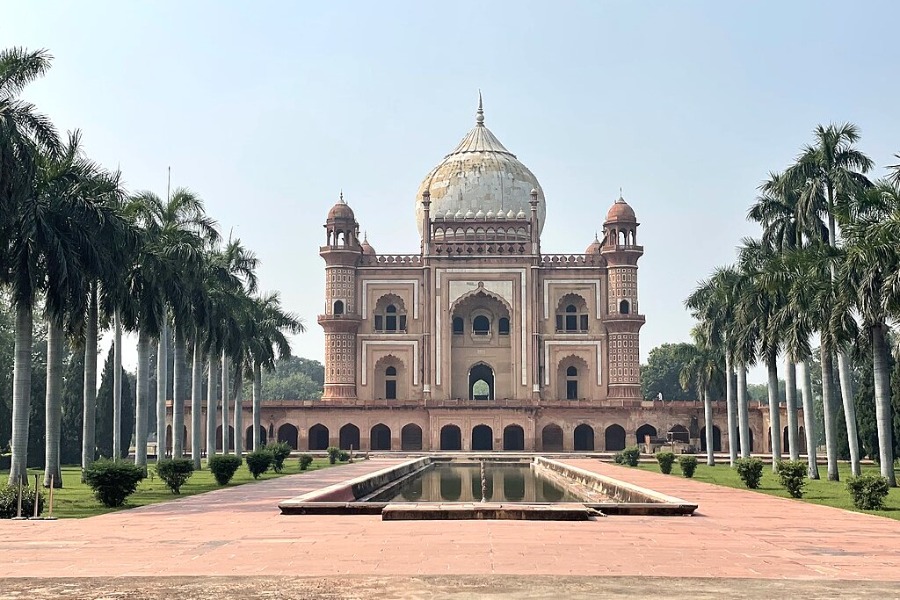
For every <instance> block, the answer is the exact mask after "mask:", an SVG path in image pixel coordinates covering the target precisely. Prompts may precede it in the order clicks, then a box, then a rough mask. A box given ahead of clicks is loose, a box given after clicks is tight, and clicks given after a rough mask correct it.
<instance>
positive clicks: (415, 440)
mask: <svg viewBox="0 0 900 600" xmlns="http://www.w3.org/2000/svg"><path fill="white" fill-rule="evenodd" d="M400 449H401V450H421V449H422V428H421V427H419V426H418V425H416V424H415V423H409V424H407V425H404V426H403V429H401V430H400Z"/></svg>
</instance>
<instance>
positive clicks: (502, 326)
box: [497, 317, 509, 335]
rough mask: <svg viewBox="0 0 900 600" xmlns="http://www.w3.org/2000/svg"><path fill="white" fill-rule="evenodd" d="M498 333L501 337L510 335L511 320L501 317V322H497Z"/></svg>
mask: <svg viewBox="0 0 900 600" xmlns="http://www.w3.org/2000/svg"><path fill="white" fill-rule="evenodd" d="M497 331H498V332H499V333H500V335H509V319H507V318H506V317H500V320H499V321H498V322H497Z"/></svg>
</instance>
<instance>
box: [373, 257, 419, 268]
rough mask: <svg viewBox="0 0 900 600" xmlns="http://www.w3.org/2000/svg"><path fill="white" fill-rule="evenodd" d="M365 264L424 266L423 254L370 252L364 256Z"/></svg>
mask: <svg viewBox="0 0 900 600" xmlns="http://www.w3.org/2000/svg"><path fill="white" fill-rule="evenodd" d="M360 264H361V265H363V266H371V265H397V266H401V267H420V266H422V255H421V254H368V255H365V256H363V257H362V261H361V262H360Z"/></svg>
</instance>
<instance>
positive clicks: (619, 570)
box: [0, 459, 900, 581]
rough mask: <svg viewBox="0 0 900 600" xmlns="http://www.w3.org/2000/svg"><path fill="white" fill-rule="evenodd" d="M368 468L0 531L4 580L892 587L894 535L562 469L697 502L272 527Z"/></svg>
mask: <svg viewBox="0 0 900 600" xmlns="http://www.w3.org/2000/svg"><path fill="white" fill-rule="evenodd" d="M396 462H398V461H396V460H387V459H373V460H370V461H367V462H361V463H355V464H352V465H347V466H342V467H338V468H333V469H325V470H322V471H315V472H311V473H308V474H301V475H292V476H288V477H283V478H280V479H275V480H270V481H266V482H262V483H257V484H252V485H245V486H240V487H235V488H228V489H224V490H217V491H214V492H210V493H207V494H202V495H197V496H191V497H188V498H183V499H179V500H175V501H172V502H167V503H163V504H157V505H153V506H148V507H143V508H137V509H133V510H128V511H123V512H118V513H113V514H108V515H103V516H98V517H93V518H90V519H80V520H59V521H55V522H34V521H20V522H14V521H0V562H2V563H3V565H4V569H3V574H4V575H7V576H10V575H12V576H16V577H48V576H49V577H67V578H68V577H106V576H158V575H168V576H217V575H221V576H299V575H304V576H343V575H354V576H365V575H378V576H389V575H413V576H415V575H501V574H503V575H519V574H521V575H599V576H644V575H653V576H664V577H684V576H692V577H737V578H765V579H779V578H786V579H824V580H839V579H846V580H858V579H872V580H883V581H900V522H898V521H894V520H889V519H884V518H880V517H874V516H869V515H863V514H858V513H852V512H848V511H843V510H839V509H832V508H828V507H821V506H815V505H811V504H806V503H802V502H799V501H794V500H787V499H782V498H775V497H771V496H766V495H763V494H758V493H755V492H749V491H742V490H733V489H729V488H722V487H717V486H713V485H709V484H705V483H700V482H696V481H691V480H686V479H684V478H680V477H672V476H664V475H659V474H656V473H649V472H645V471H638V470H635V469H626V468H624V467H619V466H615V465H610V464H604V463H600V462H598V461H596V460H569V461H567V462H569V463H571V464H573V465H575V466H578V467H581V468H584V469H589V470H592V471H596V472H599V473H603V474H606V475H611V476H614V477H619V478H621V479H625V480H627V481H631V482H633V483H636V484H638V485H641V486H645V487H649V488H652V489H655V490H657V491H660V492H663V493H666V494H671V495H674V496H677V497H680V498H683V499H685V500H691V501H696V502H697V503H698V504H699V505H700V508H699V510H698V512H697V515H696V516H694V517H608V518H603V519H597V520H596V521H592V522H521V521H452V522H451V521H405V522H404V521H395V522H382V521H381V520H380V517H376V516H282V515H281V514H280V513H279V511H278V508H277V504H278V502H279V501H280V500H282V499H286V498H290V497H293V496H297V495H300V494H302V493H305V492H307V491H310V490H312V489H316V488H319V487H322V486H325V485H330V484H332V483H336V482H337V481H340V480H344V479H349V478H351V477H355V476H358V475H361V474H363V473H366V472H370V471H374V470H377V469H381V468H384V467H385V466H387V465H389V464H394V463H396Z"/></svg>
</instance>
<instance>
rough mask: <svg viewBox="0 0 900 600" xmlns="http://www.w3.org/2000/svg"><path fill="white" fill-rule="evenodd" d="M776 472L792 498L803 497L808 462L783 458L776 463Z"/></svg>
mask: <svg viewBox="0 0 900 600" xmlns="http://www.w3.org/2000/svg"><path fill="white" fill-rule="evenodd" d="M775 473H777V474H778V479H779V481H781V485H782V486H784V489H786V490H787V491H788V494H790V495H791V497H792V498H802V497H803V486H805V485H806V463H803V462H800V461H799V460H782V461H780V462H779V463H778V464H777V465H775Z"/></svg>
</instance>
